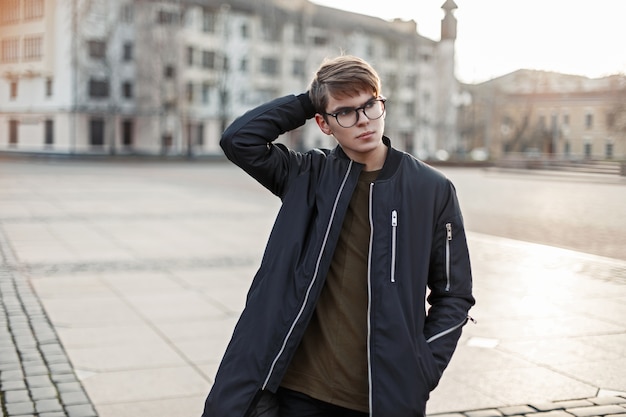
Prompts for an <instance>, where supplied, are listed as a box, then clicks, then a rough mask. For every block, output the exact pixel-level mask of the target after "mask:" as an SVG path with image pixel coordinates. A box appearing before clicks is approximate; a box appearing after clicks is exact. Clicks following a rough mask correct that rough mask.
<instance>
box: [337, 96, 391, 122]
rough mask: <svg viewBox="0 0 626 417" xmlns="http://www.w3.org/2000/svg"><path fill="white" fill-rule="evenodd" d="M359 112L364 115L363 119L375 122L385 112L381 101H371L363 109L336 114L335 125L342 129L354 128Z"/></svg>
mask: <svg viewBox="0 0 626 417" xmlns="http://www.w3.org/2000/svg"><path fill="white" fill-rule="evenodd" d="M361 110H362V111H363V114H365V117H367V118H368V119H370V120H376V119H378V118H380V117H381V116H382V115H383V113H384V112H385V103H384V101H383V100H372V101H370V102H368V103H366V104H365V105H364V106H363V107H359V108H356V109H350V110H344V111H341V112H339V113H337V116H336V119H337V123H339V125H340V126H342V127H352V126H354V125H355V124H357V123H358V121H359V112H360V111H361Z"/></svg>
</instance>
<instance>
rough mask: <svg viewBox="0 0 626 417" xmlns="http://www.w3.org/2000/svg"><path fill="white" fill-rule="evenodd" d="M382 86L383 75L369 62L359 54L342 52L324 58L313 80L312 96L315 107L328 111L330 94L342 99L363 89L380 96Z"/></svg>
mask: <svg viewBox="0 0 626 417" xmlns="http://www.w3.org/2000/svg"><path fill="white" fill-rule="evenodd" d="M380 90H381V85H380V77H379V76H378V74H377V73H376V70H374V68H372V66H371V65H370V64H368V63H367V62H366V61H364V60H363V59H361V58H358V57H356V56H352V55H341V56H338V57H336V58H332V59H325V60H324V61H323V62H322V64H321V65H320V67H319V68H318V70H317V72H316V73H315V76H314V77H313V81H311V85H310V87H309V97H310V98H311V101H312V102H313V106H315V110H316V111H317V112H318V113H321V114H325V113H326V106H327V105H328V99H329V97H330V96H332V97H334V98H336V99H342V98H345V97H352V96H356V95H359V94H360V93H362V92H363V91H366V92H370V91H371V92H372V94H373V95H374V96H379V95H380V93H381V91H380Z"/></svg>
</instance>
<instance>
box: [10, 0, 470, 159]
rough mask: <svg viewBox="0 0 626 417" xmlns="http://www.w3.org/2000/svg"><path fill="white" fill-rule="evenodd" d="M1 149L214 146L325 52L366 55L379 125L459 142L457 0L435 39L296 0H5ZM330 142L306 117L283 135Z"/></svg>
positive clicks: (431, 140) (402, 135)
mask: <svg viewBox="0 0 626 417" xmlns="http://www.w3.org/2000/svg"><path fill="white" fill-rule="evenodd" d="M0 5H1V7H2V11H1V14H0V16H1V17H0V42H1V51H0V77H1V78H0V113H1V115H0V150H3V151H18V152H54V153H70V154H71V153H81V154H82V153H95V154H98V153H101V154H174V155H181V154H183V155H184V154H188V155H211V154H220V153H221V151H220V149H219V147H218V140H219V137H220V134H221V132H222V130H223V129H224V127H225V126H226V125H227V124H229V123H230V122H231V121H232V120H233V119H234V118H235V117H237V116H238V115H240V114H242V113H243V112H244V111H245V110H247V109H249V108H251V107H253V106H256V105H258V104H261V103H262V102H264V101H267V100H269V99H271V98H274V97H278V96H281V95H284V94H289V93H297V92H301V91H305V90H306V89H307V87H308V84H309V82H310V80H311V77H312V75H313V73H314V71H315V70H316V68H317V67H318V66H319V64H320V63H321V62H322V60H323V59H324V58H326V57H333V56H336V55H339V54H341V53H349V54H354V55H358V56H361V57H363V58H364V59H366V60H368V61H370V62H371V63H372V64H373V65H374V66H375V67H376V69H377V70H378V71H379V73H380V75H381V77H382V79H383V94H384V95H386V96H387V97H388V98H389V101H388V110H389V111H388V115H387V132H386V133H387V135H389V136H390V137H392V138H393V139H394V144H396V146H398V147H400V148H402V149H405V150H407V151H409V152H413V153H416V154H420V155H422V156H427V155H434V154H435V153H436V151H437V150H439V149H444V150H449V151H453V150H454V149H456V148H457V147H458V135H457V129H456V122H457V115H456V111H457V107H455V106H453V105H451V100H452V97H454V96H456V95H458V83H457V82H456V79H455V77H454V40H455V37H456V20H455V18H454V16H453V14H452V13H453V10H454V9H455V8H456V5H455V4H454V2H453V1H452V0H448V1H447V2H446V3H445V4H444V5H443V9H444V10H445V17H444V19H443V20H442V36H441V40H440V41H433V40H431V39H427V38H425V37H423V36H420V35H419V34H418V31H417V24H416V22H415V21H404V20H396V21H392V22H389V21H386V20H382V19H378V18H374V17H370V16H365V15H359V14H354V13H349V12H345V11H341V10H336V9H332V8H327V7H322V6H318V5H315V4H314V3H311V2H309V1H307V0H266V1H248V0H231V1H227V2H224V1H223V0H219V1H218V0H177V1H149V0H135V1H129V0H108V1H105V0H46V1H44V0H4V1H2V3H0ZM282 140H284V141H288V142H289V143H290V144H291V145H292V146H294V147H296V148H304V147H310V146H329V145H332V138H329V137H327V136H325V135H323V134H321V132H319V129H317V128H316V126H309V125H307V127H305V128H303V129H299V130H298V131H295V132H291V133H289V134H288V135H286V137H285V138H282Z"/></svg>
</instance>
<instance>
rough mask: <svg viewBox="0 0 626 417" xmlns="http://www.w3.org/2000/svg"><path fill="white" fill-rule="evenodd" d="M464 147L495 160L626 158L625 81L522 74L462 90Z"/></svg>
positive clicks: (617, 77)
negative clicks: (483, 151) (464, 97)
mask: <svg viewBox="0 0 626 417" xmlns="http://www.w3.org/2000/svg"><path fill="white" fill-rule="evenodd" d="M463 90H464V92H465V94H466V95H468V97H471V100H469V101H468V102H467V105H466V106H464V107H462V108H461V109H460V112H459V130H460V132H461V137H462V139H461V142H462V143H463V144H464V146H465V147H466V148H470V149H474V148H483V147H484V148H487V149H488V150H489V153H490V154H491V156H492V158H494V159H501V158H506V157H515V156H522V157H534V158H540V157H543V158H552V159H565V160H589V159H593V160H624V159H625V158H626V76H624V75H619V74H616V75H613V76H607V77H603V78H597V79H591V78H587V77H581V76H576V75H568V74H561V73H554V72H546V71H533V70H519V71H515V72H512V73H510V74H506V75H504V76H502V77H498V78H495V79H493V80H489V81H487V82H485V83H481V84H477V85H466V86H463Z"/></svg>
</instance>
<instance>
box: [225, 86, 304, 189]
mask: <svg viewBox="0 0 626 417" xmlns="http://www.w3.org/2000/svg"><path fill="white" fill-rule="evenodd" d="M314 115H315V109H314V107H313V104H312V103H311V100H310V99H309V94H308V93H303V94H300V95H298V96H294V95H289V96H284V97H280V98H277V99H275V100H272V101H270V102H268V103H265V104H263V105H261V106H259V107H256V108H254V109H252V110H250V111H248V112H246V113H245V114H244V115H242V116H240V117H239V118H237V119H236V120H235V121H234V122H233V123H232V124H231V125H230V126H229V127H228V128H227V129H226V130H225V131H224V133H223V135H222V138H221V140H220V146H221V147H222V150H223V151H224V154H225V155H226V157H227V158H228V159H229V160H231V161H232V162H233V163H235V164H236V165H238V166H239V167H240V168H242V169H243V170H244V171H246V172H247V173H248V174H249V175H251V176H252V177H253V178H255V179H256V180H257V181H258V182H259V183H261V184H262V185H263V186H264V187H266V188H267V189H269V190H270V191H271V192H273V193H274V194H276V195H278V196H282V195H283V194H284V192H285V190H286V184H287V180H288V178H289V176H290V175H296V174H297V171H298V167H299V166H301V164H302V163H303V159H304V154H301V153H298V152H295V151H293V150H290V149H288V148H287V147H286V146H284V145H282V144H278V143H274V141H275V140H276V139H277V138H278V137H279V136H280V135H282V134H283V133H285V132H288V131H291V130H294V129H296V128H298V127H300V126H302V125H304V124H305V123H306V121H307V120H308V119H310V118H312V117H313V116H314Z"/></svg>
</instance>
